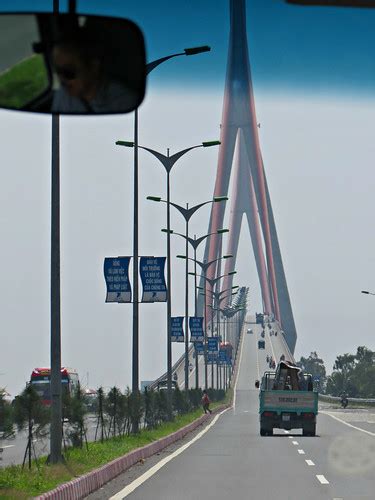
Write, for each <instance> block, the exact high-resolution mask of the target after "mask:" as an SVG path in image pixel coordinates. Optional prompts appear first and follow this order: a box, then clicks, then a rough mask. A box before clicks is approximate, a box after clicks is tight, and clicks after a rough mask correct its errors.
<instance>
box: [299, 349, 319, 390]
mask: <svg viewBox="0 0 375 500" xmlns="http://www.w3.org/2000/svg"><path fill="white" fill-rule="evenodd" d="M296 364H297V366H299V367H300V368H302V370H303V371H304V372H306V373H311V374H312V376H313V377H319V387H320V388H321V389H324V388H325V385H326V380H327V375H326V368H325V366H324V361H323V359H322V358H319V356H318V354H317V352H316V351H313V352H311V353H310V356H309V357H308V358H304V357H303V356H302V357H301V359H300V360H299V361H298V362H297V363H296Z"/></svg>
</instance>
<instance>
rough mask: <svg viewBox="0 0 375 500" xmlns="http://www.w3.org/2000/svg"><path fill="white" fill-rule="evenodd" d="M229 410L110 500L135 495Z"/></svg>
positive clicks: (216, 416)
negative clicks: (137, 490)
mask: <svg viewBox="0 0 375 500" xmlns="http://www.w3.org/2000/svg"><path fill="white" fill-rule="evenodd" d="M228 410H229V408H226V409H225V410H223V411H221V412H220V413H218V414H217V415H215V417H214V418H213V420H212V422H210V423H209V424H208V425H207V427H205V428H204V429H203V430H202V431H201V432H199V433H198V434H197V435H196V436H195V437H193V439H191V440H190V441H189V442H188V443H186V444H184V445H182V446H181V447H180V448H178V450H176V451H175V452H173V453H172V454H171V455H169V456H168V457H165V458H163V460H160V462H158V463H157V464H156V465H154V466H153V467H151V469H149V470H148V471H146V472H145V473H144V474H142V475H141V476H139V477H138V478H137V479H135V480H134V481H133V482H131V483H130V484H128V485H127V486H125V488H123V489H122V490H121V491H119V492H118V493H116V494H115V495H113V496H112V497H110V499H109V500H122V499H123V498H126V497H127V496H128V495H130V493H133V491H134V490H136V489H137V488H138V487H139V486H141V484H143V483H144V482H145V481H147V479H149V478H150V477H151V476H153V475H154V474H155V473H156V472H158V471H159V470H160V469H161V468H162V467H164V465H166V464H167V463H168V462H170V461H171V460H173V459H174V458H176V457H177V456H178V455H180V454H181V453H182V452H183V451H185V450H186V449H187V448H189V446H191V445H192V444H193V443H195V442H196V441H198V439H200V438H201V437H202V436H204V434H206V432H208V431H209V430H210V429H211V427H212V426H214V425H215V424H216V422H217V421H218V419H219V417H221V415H222V414H223V413H225V412H226V411H228Z"/></svg>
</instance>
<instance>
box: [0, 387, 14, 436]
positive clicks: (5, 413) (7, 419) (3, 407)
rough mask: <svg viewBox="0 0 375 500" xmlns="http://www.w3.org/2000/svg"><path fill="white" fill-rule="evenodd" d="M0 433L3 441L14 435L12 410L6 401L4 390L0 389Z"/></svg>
mask: <svg viewBox="0 0 375 500" xmlns="http://www.w3.org/2000/svg"><path fill="white" fill-rule="evenodd" d="M0 433H1V436H2V438H3V439H7V438H9V437H12V436H13V435H14V430H13V408H12V405H11V404H10V403H9V401H7V399H6V391H5V389H2V388H0Z"/></svg>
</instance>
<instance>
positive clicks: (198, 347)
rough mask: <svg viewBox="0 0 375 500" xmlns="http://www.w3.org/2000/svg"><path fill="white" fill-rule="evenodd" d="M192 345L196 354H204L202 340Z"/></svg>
mask: <svg viewBox="0 0 375 500" xmlns="http://www.w3.org/2000/svg"><path fill="white" fill-rule="evenodd" d="M194 347H195V350H196V352H197V354H198V355H199V354H204V344H203V342H194Z"/></svg>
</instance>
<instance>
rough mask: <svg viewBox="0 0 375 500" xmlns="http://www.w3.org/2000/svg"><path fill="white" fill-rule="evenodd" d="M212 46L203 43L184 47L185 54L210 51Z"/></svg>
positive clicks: (191, 54)
mask: <svg viewBox="0 0 375 500" xmlns="http://www.w3.org/2000/svg"><path fill="white" fill-rule="evenodd" d="M210 50H211V47H209V46H208V45H201V46H200V47H189V48H188V49H184V52H185V55H187V56H194V55H195V54H201V53H202V52H210Z"/></svg>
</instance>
